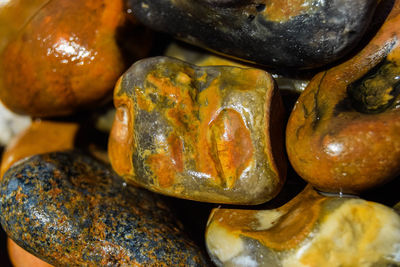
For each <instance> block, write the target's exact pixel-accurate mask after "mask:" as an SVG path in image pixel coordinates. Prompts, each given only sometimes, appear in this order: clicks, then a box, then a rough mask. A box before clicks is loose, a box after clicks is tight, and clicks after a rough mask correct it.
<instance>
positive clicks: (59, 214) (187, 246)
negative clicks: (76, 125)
mask: <svg viewBox="0 0 400 267" xmlns="http://www.w3.org/2000/svg"><path fill="white" fill-rule="evenodd" d="M0 196H1V198H0V200H1V203H0V205H1V207H0V209H1V210H0V212H1V215H0V218H1V224H2V226H3V228H4V230H5V231H6V232H7V234H8V235H9V237H11V238H12V239H13V240H14V241H15V242H16V243H17V244H18V245H20V246H21V247H22V248H24V249H26V250H28V251H29V252H31V253H33V254H34V255H36V256H38V257H39V258H41V259H43V260H45V261H47V262H48V263H51V264H53V265H56V266H65V265H68V266H71V265H72V266H75V265H80V266H88V265H91V266H205V265H206V261H205V258H203V254H202V253H201V250H200V249H199V248H198V247H197V246H196V245H195V244H194V243H193V242H191V241H190V240H188V239H187V237H186V236H185V234H184V233H183V231H182V230H181V228H180V227H179V226H178V224H177V222H176V220H175V218H174V217H173V216H172V215H171V211H170V210H169V209H168V208H167V207H166V205H165V204H164V203H163V202H162V200H161V199H160V198H159V197H158V196H157V195H154V194H152V193H150V192H148V191H145V190H142V189H138V188H134V187H131V186H126V185H124V183H123V181H122V180H121V179H120V178H119V177H118V176H116V175H115V174H114V173H113V172H112V171H111V170H110V169H109V168H108V167H106V166H104V165H103V164H102V163H100V162H97V161H95V160H93V159H92V158H90V157H88V156H85V155H83V154H81V153H79V152H74V151H69V152H57V153H49V154H43V155H36V156H33V157H31V158H29V159H27V160H25V161H23V162H21V163H19V164H17V165H15V166H14V167H12V168H11V169H10V170H9V171H8V172H7V173H6V174H5V176H4V179H3V180H2V182H1V191H0Z"/></svg>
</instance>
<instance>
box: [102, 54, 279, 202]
mask: <svg viewBox="0 0 400 267" xmlns="http://www.w3.org/2000/svg"><path fill="white" fill-rule="evenodd" d="M114 103H115V106H116V108H117V113H116V117H115V121H114V125H113V128H112V131H111V135H110V140H109V157H110V160H111V163H112V166H113V168H114V169H115V170H116V172H117V173H118V174H120V175H121V176H123V177H125V178H126V179H128V180H132V181H133V182H135V183H137V184H140V185H141V186H144V187H146V188H148V189H150V190H153V191H156V192H159V193H162V194H167V195H171V196H175V197H180V198H186V199H192V200H198V201H206V202H220V203H238V204H254V203H262V202H265V201H267V200H269V199H271V198H272V197H274V196H275V195H276V194H277V193H278V192H279V190H280V188H281V186H282V184H283V181H284V179H285V175H286V159H285V157H284V152H283V151H284V149H283V138H282V133H283V124H284V118H283V107H282V102H281V98H280V95H279V92H278V90H277V88H276V87H275V84H274V81H273V79H272V78H271V76H270V75H269V74H268V73H266V72H265V71H262V70H259V69H250V68H248V69H244V68H238V67H226V66H225V67H221V66H213V67H197V66H195V65H191V64H188V63H185V62H183V61H180V60H176V59H172V58H167V57H156V58H151V59H146V60H142V61H139V62H137V63H135V64H134V65H133V66H132V67H131V68H130V69H129V70H128V71H127V72H126V73H125V74H124V75H123V76H122V78H121V79H120V81H119V82H118V83H117V86H116V88H115V92H114Z"/></svg>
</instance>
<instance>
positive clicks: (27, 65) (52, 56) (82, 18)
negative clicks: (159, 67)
mask: <svg viewBox="0 0 400 267" xmlns="http://www.w3.org/2000/svg"><path fill="white" fill-rule="evenodd" d="M22 6H23V5H22ZM29 15H31V17H30V18H29V20H28V23H27V24H26V25H25V27H23V29H22V30H20V31H19V33H18V35H17V36H16V38H13V39H12V40H11V41H10V42H9V43H8V45H7V46H6V48H5V49H4V51H3V53H2V54H1V56H0V82H1V87H2V88H1V90H0V98H1V101H3V102H4V104H5V105H6V106H7V107H8V108H10V109H11V110H13V111H14V112H17V113H22V114H29V115H32V116H40V117H49V116H58V115H67V114H71V113H73V112H75V111H76V110H77V109H85V108H89V107H91V106H93V105H96V104H99V103H102V102H104V101H105V100H107V99H110V98H111V94H112V88H113V87H114V84H115V82H116V80H117V79H118V77H119V76H120V75H121V74H122V72H123V71H124V70H125V63H124V62H125V61H127V60H129V59H128V58H126V56H127V54H123V53H122V52H123V51H122V48H121V47H120V46H119V42H120V40H119V39H118V38H119V36H118V32H119V31H121V27H122V26H124V25H125V24H126V22H127V18H126V15H125V12H124V3H123V1H122V0H118V1H113V0H112V1H111V0H101V1H97V0H85V1H65V0H54V1H48V3H47V4H46V5H44V6H43V7H41V8H40V9H39V10H37V12H36V13H34V14H29ZM141 38H142V36H140V35H138V36H137V38H136V40H135V41H136V42H139V43H143V40H142V39H141ZM150 41H151V40H150ZM148 43H149V41H146V45H142V46H141V48H140V50H139V51H136V52H137V56H140V57H143V56H144V55H145V54H146V53H147V51H148V49H149V47H150V46H149V45H148ZM138 47H139V46H138Z"/></svg>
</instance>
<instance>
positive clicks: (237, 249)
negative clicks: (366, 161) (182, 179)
mask: <svg viewBox="0 0 400 267" xmlns="http://www.w3.org/2000/svg"><path fill="white" fill-rule="evenodd" d="M206 245H207V249H208V252H209V254H210V256H211V258H212V260H213V261H214V263H215V264H216V265H217V266H281V267H295V266H296V267H306V266H307V267H311V266H313V267H317V266H392V265H393V266H397V265H398V264H400V259H399V246H400V216H399V215H398V214H397V213H396V212H395V211H394V210H393V209H390V208H388V207H385V206H383V205H380V204H378V203H374V202H368V201H365V200H361V199H356V198H343V197H342V198H340V197H326V196H321V195H319V194H318V193H316V192H315V191H314V190H313V189H312V188H311V187H310V186H309V187H307V188H306V189H305V190H304V191H303V192H302V193H301V194H299V195H298V196H296V197H295V198H294V199H293V200H291V201H290V202H288V203H287V204H285V205H284V206H282V207H280V208H277V209H273V210H243V209H240V210H239V209H214V210H213V211H212V213H211V215H210V218H209V221H208V225H207V231H206ZM391 264H392V265H391Z"/></svg>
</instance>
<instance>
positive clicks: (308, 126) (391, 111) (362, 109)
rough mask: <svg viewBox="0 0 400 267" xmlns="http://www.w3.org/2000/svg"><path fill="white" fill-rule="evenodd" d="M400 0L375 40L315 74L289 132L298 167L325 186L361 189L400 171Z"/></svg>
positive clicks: (290, 149) (288, 140)
mask: <svg viewBox="0 0 400 267" xmlns="http://www.w3.org/2000/svg"><path fill="white" fill-rule="evenodd" d="M399 23H400V1H398V0H396V1H395V3H394V6H393V7H392V10H391V13H390V14H389V16H388V17H387V19H386V21H385V23H384V24H383V25H382V27H381V28H380V29H379V31H378V32H377V34H376V35H375V37H374V38H373V39H372V40H371V41H370V42H369V44H368V45H367V46H366V47H365V48H364V49H363V50H362V51H361V52H360V53H358V54H357V55H355V56H354V57H353V58H351V59H350V60H348V61H346V62H344V63H342V64H340V65H338V66H335V67H333V68H331V69H329V70H327V71H323V72H321V73H319V74H318V75H316V76H315V77H314V78H313V79H312V80H311V82H310V84H309V85H308V87H307V88H306V89H305V91H304V92H303V93H302V94H301V95H300V97H299V99H298V101H297V104H296V105H295V107H294V109H293V111H292V113H291V115H290V119H289V122H288V125H287V130H286V147H287V152H288V155H289V159H290V162H291V163H292V166H293V167H294V169H295V170H296V172H297V173H298V174H299V175H300V176H301V177H302V178H304V179H305V180H306V181H308V182H309V183H311V184H313V185H314V186H315V187H317V188H318V189H319V190H321V191H325V192H344V193H355V194H358V193H360V192H362V191H365V190H368V189H372V188H374V187H376V186H379V185H382V184H384V183H387V182H388V181H390V180H391V179H394V178H395V177H397V176H398V175H399V174H400V137H399V134H398V133H399V132H400V108H399V107H400V82H399V79H400V45H399V42H398V40H399V38H400V28H399V26H398V25H399Z"/></svg>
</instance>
